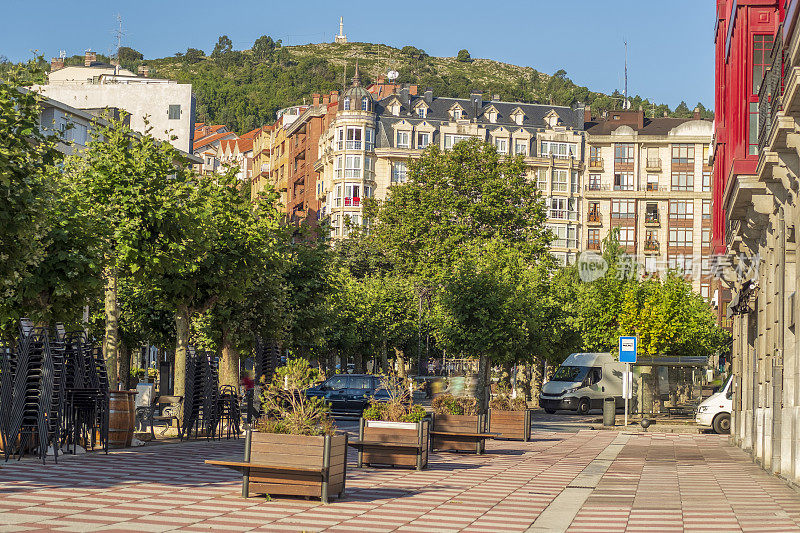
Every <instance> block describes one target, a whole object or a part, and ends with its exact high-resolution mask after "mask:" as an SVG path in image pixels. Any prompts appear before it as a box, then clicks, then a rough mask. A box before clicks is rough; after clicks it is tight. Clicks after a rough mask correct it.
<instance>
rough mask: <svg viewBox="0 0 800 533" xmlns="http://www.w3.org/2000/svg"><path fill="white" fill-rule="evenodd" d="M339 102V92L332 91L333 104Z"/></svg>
mask: <svg viewBox="0 0 800 533" xmlns="http://www.w3.org/2000/svg"><path fill="white" fill-rule="evenodd" d="M338 101H339V91H331V103H332V104H335V103H337V102H338Z"/></svg>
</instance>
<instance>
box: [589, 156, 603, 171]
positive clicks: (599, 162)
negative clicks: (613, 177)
mask: <svg viewBox="0 0 800 533" xmlns="http://www.w3.org/2000/svg"><path fill="white" fill-rule="evenodd" d="M589 170H603V158H602V157H591V158H589Z"/></svg>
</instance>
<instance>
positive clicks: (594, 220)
mask: <svg viewBox="0 0 800 533" xmlns="http://www.w3.org/2000/svg"><path fill="white" fill-rule="evenodd" d="M586 220H587V222H588V223H589V224H590V225H592V226H599V225H600V224H602V223H603V219H602V217H601V216H600V212H599V211H596V210H592V211H589V215H588V217H587V218H586Z"/></svg>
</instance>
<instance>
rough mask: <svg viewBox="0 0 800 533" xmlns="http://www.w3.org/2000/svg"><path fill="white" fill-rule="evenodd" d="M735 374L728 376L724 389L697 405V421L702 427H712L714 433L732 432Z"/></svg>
mask: <svg viewBox="0 0 800 533" xmlns="http://www.w3.org/2000/svg"><path fill="white" fill-rule="evenodd" d="M732 383H733V376H731V377H729V378H728V381H727V382H726V383H725V386H724V387H722V390H721V391H719V392H717V393H715V394H712V395H711V396H709V397H708V398H706V400H705V401H704V402H703V403H701V404H700V405H698V406H697V414H696V415H695V422H697V425H698V426H700V427H705V428H711V429H713V430H714V433H730V432H731V411H732V410H733V385H732Z"/></svg>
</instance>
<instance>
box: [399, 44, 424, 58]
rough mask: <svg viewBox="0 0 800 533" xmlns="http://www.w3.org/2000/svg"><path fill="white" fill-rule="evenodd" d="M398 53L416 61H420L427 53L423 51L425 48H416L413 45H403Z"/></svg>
mask: <svg viewBox="0 0 800 533" xmlns="http://www.w3.org/2000/svg"><path fill="white" fill-rule="evenodd" d="M400 53H401V54H403V55H404V56H408V57H410V58H411V59H414V60H417V61H422V60H423V59H425V58H426V57H428V54H427V53H426V52H425V50H422V49H421V48H417V47H415V46H404V47H403V48H401V49H400Z"/></svg>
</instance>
